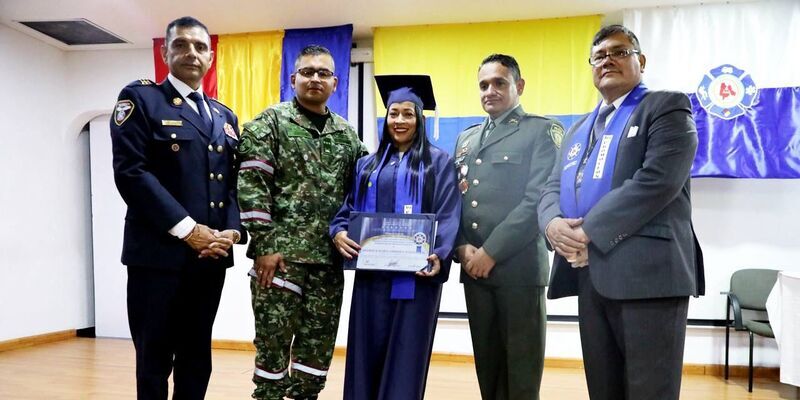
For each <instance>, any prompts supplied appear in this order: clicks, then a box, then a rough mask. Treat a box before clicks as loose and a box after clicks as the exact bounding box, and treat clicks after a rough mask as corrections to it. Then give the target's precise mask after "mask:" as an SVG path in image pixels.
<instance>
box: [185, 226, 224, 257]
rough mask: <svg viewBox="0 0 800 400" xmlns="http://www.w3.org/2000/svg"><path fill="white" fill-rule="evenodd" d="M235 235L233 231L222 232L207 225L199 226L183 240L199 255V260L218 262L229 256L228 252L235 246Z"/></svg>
mask: <svg viewBox="0 0 800 400" xmlns="http://www.w3.org/2000/svg"><path fill="white" fill-rule="evenodd" d="M235 235H236V233H235V231H234V230H232V229H227V230H224V231H222V232H220V231H218V230H216V229H211V228H209V227H208V226H206V225H203V224H197V225H195V227H194V229H193V230H192V232H191V233H190V234H189V236H187V237H186V238H184V239H183V240H184V241H185V242H186V244H188V245H189V247H191V248H192V249H194V251H196V252H198V253H199V254H198V258H206V257H210V258H213V259H215V260H216V259H219V258H220V257H222V258H225V257H227V256H228V250H229V249H230V248H231V246H233V242H234V237H235Z"/></svg>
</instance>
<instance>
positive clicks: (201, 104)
mask: <svg viewBox="0 0 800 400" xmlns="http://www.w3.org/2000/svg"><path fill="white" fill-rule="evenodd" d="M188 97H189V99H191V100H192V101H193V102H194V104H196V105H197V113H198V114H200V118H202V119H203V122H204V123H205V124H206V132H208V133H211V128H212V127H213V126H212V124H211V116H209V115H208V113H207V112H206V102H205V100H203V96H202V95H201V94H200V93H197V92H192V93H189V96H188Z"/></svg>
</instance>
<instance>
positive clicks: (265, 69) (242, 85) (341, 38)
mask: <svg viewBox="0 0 800 400" xmlns="http://www.w3.org/2000/svg"><path fill="white" fill-rule="evenodd" d="M287 38H288V42H287ZM352 42H353V26H352V25H342V26H335V27H327V28H313V29H287V30H286V31H282V30H281V31H272V32H255V33H240V34H230V35H211V47H212V50H213V51H214V60H213V62H212V64H211V68H210V69H209V71H208V73H207V74H206V76H205V78H203V91H204V92H205V93H206V95H208V96H209V97H214V98H219V100H220V101H221V102H222V103H223V104H225V105H227V106H228V107H230V108H231V109H232V110H233V112H234V113H236V115H237V116H238V117H239V124H244V123H245V122H248V121H250V120H252V119H253V118H254V117H255V116H256V115H257V114H258V113H259V112H261V111H263V110H264V109H266V108H267V107H269V106H271V105H273V104H276V103H278V102H280V101H281V87H282V86H283V87H285V88H288V90H289V92H288V93H289V94H286V95H285V99H287V100H288V99H290V98H291V95H290V93H291V84H290V82H289V77H290V76H291V74H292V73H293V72H294V71H281V64H282V63H283V64H284V65H288V66H291V67H293V62H294V59H295V57H296V56H297V54H298V52H299V50H300V49H302V48H303V47H305V46H308V45H312V44H322V45H325V46H326V47H328V48H329V49H330V50H331V52H332V53H333V55H334V58H335V60H336V65H337V67H339V68H337V74H338V76H339V90H338V91H337V92H338V93H337V94H336V96H333V97H331V99H330V100H329V101H328V107H330V109H332V110H334V111H335V112H338V113H340V114H341V115H344V116H346V115H347V104H348V98H347V87H348V78H349V65H350V46H351V44H352ZM163 44H164V38H156V39H153V61H154V66H155V77H156V81H157V82H161V81H163V80H164V79H166V77H167V74H168V73H169V69H168V68H167V66H166V65H165V64H164V62H163V61H162V60H161V50H160V49H161V46H162V45H163ZM285 60H291V61H290V62H283V61H285ZM282 72H283V73H282ZM342 88H344V89H342ZM342 110H344V112H342Z"/></svg>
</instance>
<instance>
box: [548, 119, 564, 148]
mask: <svg viewBox="0 0 800 400" xmlns="http://www.w3.org/2000/svg"><path fill="white" fill-rule="evenodd" d="M550 139H552V140H553V144H555V145H556V148H557V149H560V148H561V140H563V139H564V128H562V127H561V125H559V124H552V125H550Z"/></svg>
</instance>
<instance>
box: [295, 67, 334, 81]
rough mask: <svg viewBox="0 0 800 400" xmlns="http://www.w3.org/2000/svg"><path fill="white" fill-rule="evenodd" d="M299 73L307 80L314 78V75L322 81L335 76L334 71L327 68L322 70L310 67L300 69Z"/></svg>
mask: <svg viewBox="0 0 800 400" xmlns="http://www.w3.org/2000/svg"><path fill="white" fill-rule="evenodd" d="M297 73H298V74H300V75H303V76H304V77H306V78H313V77H314V75H317V76H319V78H320V79H328V78H330V77H332V76H333V71H331V70H329V69H326V68H320V69H314V68H310V67H309V68H300V69H298V70H297Z"/></svg>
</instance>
